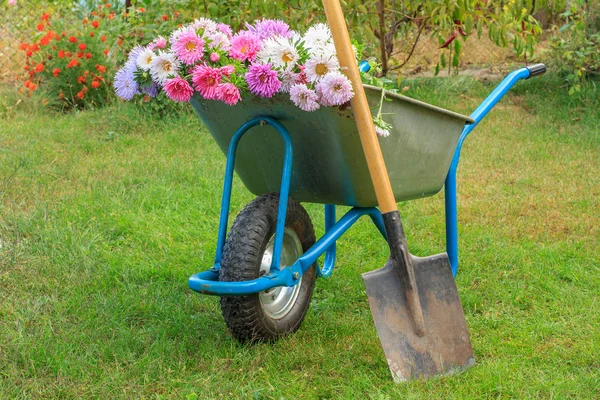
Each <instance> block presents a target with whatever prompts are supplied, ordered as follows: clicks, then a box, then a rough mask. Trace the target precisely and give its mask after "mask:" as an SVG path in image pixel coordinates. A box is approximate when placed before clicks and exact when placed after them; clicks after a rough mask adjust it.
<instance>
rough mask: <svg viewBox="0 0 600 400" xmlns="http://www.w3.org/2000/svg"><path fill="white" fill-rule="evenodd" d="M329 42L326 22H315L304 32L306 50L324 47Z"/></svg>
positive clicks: (329, 37) (329, 32)
mask: <svg viewBox="0 0 600 400" xmlns="http://www.w3.org/2000/svg"><path fill="white" fill-rule="evenodd" d="M331 42H332V39H331V31H330V30H329V27H328V26H327V25H326V24H315V25H313V26H311V27H310V28H308V30H307V31H306V33H305V34H304V45H305V47H306V48H307V49H308V50H311V49H314V48H320V47H324V46H325V45H327V44H328V43H331Z"/></svg>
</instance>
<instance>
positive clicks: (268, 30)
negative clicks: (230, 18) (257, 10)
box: [246, 18, 294, 40]
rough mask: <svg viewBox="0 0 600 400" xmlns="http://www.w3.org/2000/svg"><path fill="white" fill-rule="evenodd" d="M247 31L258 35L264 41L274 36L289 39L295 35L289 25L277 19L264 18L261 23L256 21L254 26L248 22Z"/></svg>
mask: <svg viewBox="0 0 600 400" xmlns="http://www.w3.org/2000/svg"><path fill="white" fill-rule="evenodd" d="M246 29H248V30H249V31H251V32H254V33H256V34H257V35H258V36H259V37H260V38H261V39H263V40H264V39H268V38H270V37H273V36H283V37H284V38H286V39H289V38H291V37H292V35H293V34H294V32H292V31H291V30H290V27H289V25H288V24H286V23H285V22H283V21H280V20H277V19H265V18H263V19H262V20H261V21H256V22H255V23H254V25H250V24H248V23H247V22H246Z"/></svg>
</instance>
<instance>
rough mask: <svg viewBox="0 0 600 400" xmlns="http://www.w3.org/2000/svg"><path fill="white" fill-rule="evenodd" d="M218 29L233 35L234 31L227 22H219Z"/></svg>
mask: <svg viewBox="0 0 600 400" xmlns="http://www.w3.org/2000/svg"><path fill="white" fill-rule="evenodd" d="M217 31H219V32H222V33H224V34H226V35H227V36H228V37H231V36H233V32H232V31H231V27H230V26H229V25H227V24H223V23H218V24H217Z"/></svg>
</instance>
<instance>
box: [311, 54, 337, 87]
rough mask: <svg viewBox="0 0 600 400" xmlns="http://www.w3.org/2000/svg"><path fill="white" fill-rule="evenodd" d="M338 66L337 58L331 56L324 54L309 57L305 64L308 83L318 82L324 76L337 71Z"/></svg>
mask: <svg viewBox="0 0 600 400" xmlns="http://www.w3.org/2000/svg"><path fill="white" fill-rule="evenodd" d="M339 66H340V64H339V62H338V59H337V57H335V55H333V54H331V55H329V56H327V55H325V54H319V55H316V56H312V57H310V58H309V59H308V60H307V61H306V64H305V67H306V69H305V71H304V72H305V73H306V78H307V79H308V81H309V82H319V81H320V80H322V79H323V78H325V76H326V75H327V74H328V73H330V72H334V71H337V70H338V68H339Z"/></svg>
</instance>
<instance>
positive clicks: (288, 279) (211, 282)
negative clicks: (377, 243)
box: [188, 207, 385, 296]
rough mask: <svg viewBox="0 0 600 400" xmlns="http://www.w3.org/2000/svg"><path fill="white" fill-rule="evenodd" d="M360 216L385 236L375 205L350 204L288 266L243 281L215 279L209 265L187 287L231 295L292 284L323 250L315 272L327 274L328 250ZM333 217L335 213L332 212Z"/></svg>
mask: <svg viewBox="0 0 600 400" xmlns="http://www.w3.org/2000/svg"><path fill="white" fill-rule="evenodd" d="M331 211H332V210H331V209H330V211H329V218H330V220H329V222H331V215H332V214H331ZM363 215H368V216H369V217H371V219H372V220H373V222H374V223H375V225H376V226H377V229H379V232H381V234H382V235H383V237H384V238H385V227H384V225H383V219H382V218H381V213H380V212H379V210H378V209H377V208H375V207H367V208H361V207H354V208H352V209H350V210H349V211H348V212H347V213H346V214H345V215H344V216H343V217H342V218H341V219H340V220H339V221H338V222H336V223H335V224H333V225H331V226H329V229H327V232H325V234H324V235H323V236H322V237H321V238H320V239H319V240H318V241H317V242H316V243H315V244H314V245H313V246H312V247H311V248H310V249H308V251H307V252H306V253H304V254H303V255H302V256H300V258H298V260H296V262H295V263H294V264H293V265H292V266H290V267H287V268H285V269H283V270H277V271H274V272H271V273H270V274H268V275H264V276H261V277H260V278H257V279H253V280H251V281H243V282H219V270H218V269H216V268H211V269H209V270H208V271H204V272H200V273H198V274H195V275H192V276H191V277H190V278H189V280H188V284H189V287H190V289H192V290H194V291H196V292H199V293H203V294H213V295H219V296H223V295H229V296H235V295H247V294H252V293H259V292H262V291H264V290H268V289H271V288H274V287H276V286H294V285H295V284H297V283H298V281H299V280H300V279H301V277H302V274H304V272H305V271H306V270H307V269H308V268H310V267H311V266H312V265H313V264H316V262H317V259H318V258H319V257H320V256H321V255H323V253H326V256H325V266H324V268H323V269H318V270H317V271H320V272H319V275H320V276H330V275H331V273H332V272H333V262H334V261H335V250H333V251H331V249H332V248H333V249H335V247H334V245H335V241H336V240H337V239H338V238H339V237H340V236H342V235H343V234H344V233H345V232H346V231H347V230H348V229H349V228H350V227H351V226H352V225H354V223H355V222H356V221H358V219H359V218H360V217H362V216H363ZM333 217H334V218H335V214H333ZM334 220H335V219H334ZM317 268H318V267H317Z"/></svg>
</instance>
